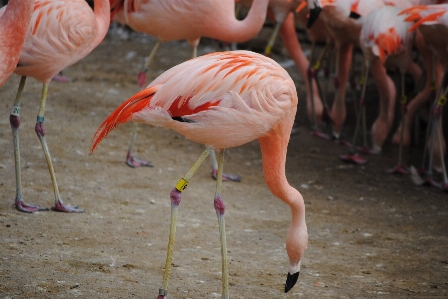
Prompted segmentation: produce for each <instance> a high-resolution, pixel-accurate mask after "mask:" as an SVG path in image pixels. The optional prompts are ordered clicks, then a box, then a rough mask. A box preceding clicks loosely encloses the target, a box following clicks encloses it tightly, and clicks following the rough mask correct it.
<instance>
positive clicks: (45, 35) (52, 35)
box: [10, 0, 110, 213]
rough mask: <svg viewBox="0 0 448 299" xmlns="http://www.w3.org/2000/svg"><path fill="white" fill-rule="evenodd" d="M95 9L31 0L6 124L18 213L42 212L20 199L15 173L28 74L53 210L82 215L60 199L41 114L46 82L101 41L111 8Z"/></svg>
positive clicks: (101, 1) (98, 3) (72, 0)
mask: <svg viewBox="0 0 448 299" xmlns="http://www.w3.org/2000/svg"><path fill="white" fill-rule="evenodd" d="M94 4H95V10H94V11H92V9H91V8H90V7H89V5H88V4H87V2H86V1H84V0H51V1H50V0H35V2H34V12H33V15H32V18H31V24H30V26H29V27H28V31H27V34H26V38H25V42H24V44H23V47H22V51H21V53H20V60H19V64H18V66H17V68H16V70H15V73H16V74H19V75H21V76H22V78H21V81H20V85H19V90H18V92H17V96H16V99H15V101H14V106H13V111H12V113H11V115H10V123H11V128H12V134H13V140H14V157H15V169H16V199H15V205H16V207H17V209H18V210H19V211H23V212H29V213H31V212H34V211H41V210H47V209H45V208H42V207H40V206H38V205H35V204H27V203H25V202H24V201H23V196H22V183H21V172H20V150H19V125H20V103H21V94H22V91H23V88H24V86H25V80H26V77H27V76H31V77H33V78H35V79H37V80H39V81H40V82H42V83H43V89H42V96H41V101H40V107H39V112H38V115H37V122H36V126H35V130H36V134H37V136H38V137H39V140H40V142H41V144H42V148H43V151H44V154H45V158H46V160H47V164H48V169H49V171H50V176H51V180H52V183H53V189H54V194H55V205H54V206H53V207H52V209H53V210H56V211H62V212H83V210H82V209H80V208H78V207H77V206H68V205H65V204H64V203H63V202H62V200H61V197H60V195H59V190H58V185H57V182H56V175H55V173H54V169H53V163H52V161H51V156H50V152H49V150H48V145H47V141H46V138H45V131H44V126H43V122H44V112H45V103H46V99H47V93H48V85H49V83H50V81H51V79H52V78H53V77H54V75H56V74H57V73H59V72H60V71H61V70H62V69H64V68H65V67H67V66H69V65H72V64H73V63H75V62H77V61H78V60H80V59H82V58H84V57H85V56H86V55H87V54H89V53H90V52H91V51H92V50H93V49H94V48H95V47H96V46H97V45H98V44H99V43H100V42H101V41H102V40H103V38H104V36H105V35H106V33H107V30H108V28H109V22H110V12H109V10H110V6H109V1H108V0H95V1H94Z"/></svg>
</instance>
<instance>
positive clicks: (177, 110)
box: [92, 51, 308, 299]
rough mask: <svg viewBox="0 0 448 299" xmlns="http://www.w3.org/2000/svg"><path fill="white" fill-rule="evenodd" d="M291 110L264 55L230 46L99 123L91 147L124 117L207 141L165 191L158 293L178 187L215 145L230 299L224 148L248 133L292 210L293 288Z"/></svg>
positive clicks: (300, 210) (275, 189) (300, 212)
mask: <svg viewBox="0 0 448 299" xmlns="http://www.w3.org/2000/svg"><path fill="white" fill-rule="evenodd" d="M296 109H297V93H296V89H295V86H294V83H293V81H292V79H291V78H290V76H289V75H288V73H287V72H286V71H285V70H284V69H283V68H281V67H280V66H279V65H278V64H277V63H275V62H274V61H273V60H272V59H270V58H268V57H266V56H263V55H259V54H256V53H252V52H248V51H234V52H221V53H212V54H208V55H204V56H201V57H199V58H196V59H192V60H189V61H186V62H184V63H182V64H180V65H178V66H175V67H173V68H171V69H170V70H168V71H166V72H165V73H164V74H162V75H160V76H159V77H158V78H156V79H155V80H154V81H153V82H152V83H151V84H149V85H148V86H147V87H146V88H145V89H143V90H142V91H140V92H139V93H137V94H136V95H134V96H132V97H131V98H130V99H128V100H127V101H125V102H124V103H123V104H122V105H121V106H120V107H118V108H117V109H116V110H115V111H114V112H112V114H111V115H110V116H109V117H108V118H107V119H106V120H105V121H104V122H103V123H102V124H101V126H100V127H99V129H98V131H97V132H96V134H95V136H94V140H93V147H92V150H94V149H95V148H96V146H97V145H98V143H99V142H100V141H101V140H102V139H103V138H104V137H106V136H107V134H109V133H110V131H111V130H112V129H115V128H116V127H117V126H118V125H119V124H122V123H126V122H129V121H137V122H143V123H147V124H151V125H156V126H162V127H165V128H170V129H173V130H175V131H177V132H179V133H180V134H182V135H184V136H185V137H186V138H188V139H191V140H193V141H195V142H199V143H202V144H204V145H206V146H207V149H206V150H205V151H204V153H203V154H202V155H201V157H200V158H199V160H198V161H197V162H196V163H195V164H194V165H193V167H192V168H191V169H190V171H189V172H188V173H187V175H185V176H184V177H183V178H182V179H180V181H179V182H178V184H177V185H176V187H175V188H174V189H173V190H172V191H171V229H170V237H169V243H168V253H167V259H166V264H165V273H164V278H163V284H162V287H161V288H160V290H159V296H158V297H157V298H158V299H164V298H166V296H167V289H168V277H169V272H170V267H171V261H172V251H173V245H174V234H175V230H176V219H177V211H178V206H179V204H180V201H181V192H182V191H183V190H184V189H185V187H186V185H187V183H188V181H189V180H190V178H191V176H192V175H193V174H194V172H195V171H196V170H197V168H198V167H199V165H200V164H201V163H202V162H203V161H204V159H205V158H206V157H207V155H208V154H209V153H210V152H211V151H212V149H211V148H213V149H217V150H218V151H219V171H218V177H217V183H216V195H215V199H214V205H215V210H216V213H217V216H218V222H219V227H220V228H219V231H220V237H221V255H222V282H223V293H222V298H229V290H228V274H227V273H228V272H227V249H226V239H225V226H224V212H225V205H224V202H223V200H222V198H221V186H222V177H221V175H222V170H223V169H222V167H223V161H224V149H225V148H228V147H234V146H239V145H242V144H244V143H247V142H250V141H252V140H254V139H258V141H259V142H260V146H261V153H262V163H263V172H264V178H265V181H266V184H267V185H268V187H269V189H270V190H271V192H272V193H273V194H274V195H275V196H277V197H278V198H280V199H281V200H282V201H283V202H285V203H287V204H288V205H289V206H290V208H291V212H292V221H291V226H290V227H289V230H288V234H287V238H286V251H287V254H288V257H289V272H288V275H287V281H286V285H285V292H288V291H289V290H290V289H291V288H292V287H293V286H294V284H295V283H296V281H297V278H298V276H299V271H300V264H301V260H302V256H303V254H304V251H305V249H306V247H307V244H308V235H307V228H306V223H305V206H304V202H303V197H302V195H301V194H300V193H299V192H298V191H297V190H296V189H295V188H293V187H292V186H290V185H289V183H288V181H287V180H286V176H285V162H286V151H287V146H288V142H289V136H290V133H291V128H292V125H293V123H294V118H295V114H296ZM217 132H219V134H217Z"/></svg>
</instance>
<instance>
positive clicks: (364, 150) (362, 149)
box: [356, 145, 381, 156]
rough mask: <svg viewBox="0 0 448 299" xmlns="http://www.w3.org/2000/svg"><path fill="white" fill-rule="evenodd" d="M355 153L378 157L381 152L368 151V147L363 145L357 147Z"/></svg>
mask: <svg viewBox="0 0 448 299" xmlns="http://www.w3.org/2000/svg"><path fill="white" fill-rule="evenodd" d="M356 151H357V152H358V153H361V154H365V155H374V156H379V155H380V154H381V152H379V151H376V150H374V149H370V148H368V147H367V146H365V145H364V146H360V147H357V148H356Z"/></svg>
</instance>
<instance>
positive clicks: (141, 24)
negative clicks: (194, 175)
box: [110, 0, 269, 182]
mask: <svg viewBox="0 0 448 299" xmlns="http://www.w3.org/2000/svg"><path fill="white" fill-rule="evenodd" d="M268 2H269V0H254V2H253V5H252V6H251V9H250V10H249V13H248V15H247V17H246V18H245V19H244V20H242V21H239V20H237V19H236V17H235V1H234V0H223V1H218V2H217V1H212V0H208V1H199V2H198V1H192V0H182V1H175V0H151V1H145V0H126V1H125V0H110V3H111V7H112V8H113V9H112V14H111V15H112V17H113V19H114V20H116V21H118V22H120V23H123V24H127V25H128V26H130V27H131V28H132V29H134V30H135V31H138V32H144V33H146V34H149V35H152V36H155V37H156V38H157V39H158V41H157V43H156V45H155V46H154V48H153V50H152V51H151V53H150V55H149V57H148V60H147V62H146V64H145V66H144V68H143V71H141V72H140V73H139V75H138V84H139V86H140V87H143V86H144V85H145V82H146V71H147V70H148V67H149V64H150V63H151V62H152V60H153V59H154V57H155V54H156V52H157V50H158V48H159V46H160V44H161V42H164V41H173V40H187V41H188V43H189V44H190V46H191V48H192V57H193V58H194V57H196V56H197V46H198V44H199V39H200V38H201V36H205V37H210V38H214V39H219V40H221V41H225V42H243V41H246V40H249V39H251V38H252V37H254V36H256V35H257V34H258V32H259V31H260V30H261V28H262V26H263V24H264V21H265V19H266V11H267V6H268ZM136 133H137V124H134V126H133V129H132V133H131V140H130V144H129V149H128V152H127V155H126V164H127V165H129V166H131V167H133V168H135V167H140V166H152V164H151V163H150V162H149V161H145V160H141V159H138V158H136V157H134V155H133V153H132V149H133V146H134V141H135V136H136ZM211 158H212V159H211V160H212V177H213V178H216V173H217V162H216V156H215V153H214V152H213V153H211ZM224 178H225V180H230V181H237V182H238V181H240V180H241V177H240V176H239V175H234V174H224Z"/></svg>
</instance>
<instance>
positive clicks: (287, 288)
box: [285, 271, 300, 293]
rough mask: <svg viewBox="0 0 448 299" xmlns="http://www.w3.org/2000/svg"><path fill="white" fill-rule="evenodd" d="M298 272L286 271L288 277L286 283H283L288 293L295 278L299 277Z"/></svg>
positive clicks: (294, 282)
mask: <svg viewBox="0 0 448 299" xmlns="http://www.w3.org/2000/svg"><path fill="white" fill-rule="evenodd" d="M299 274H300V271H299V272H296V273H294V274H292V275H291V274H289V272H288V277H287V278H286V283H285V293H288V292H289V290H290V289H292V287H293V286H294V285H295V284H296V282H297V279H298V278H299Z"/></svg>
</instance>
